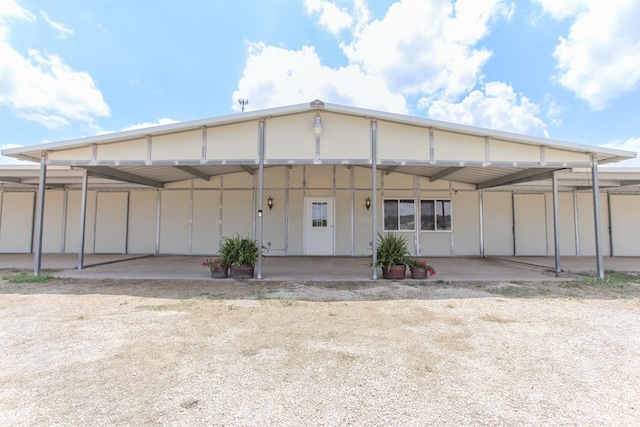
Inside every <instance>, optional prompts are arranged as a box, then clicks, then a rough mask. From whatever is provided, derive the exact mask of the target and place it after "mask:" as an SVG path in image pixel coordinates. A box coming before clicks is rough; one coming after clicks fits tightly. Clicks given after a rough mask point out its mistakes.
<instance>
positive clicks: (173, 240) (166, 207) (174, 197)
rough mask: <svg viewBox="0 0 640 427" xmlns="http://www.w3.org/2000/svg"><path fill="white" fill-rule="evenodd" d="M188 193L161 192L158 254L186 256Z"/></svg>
mask: <svg viewBox="0 0 640 427" xmlns="http://www.w3.org/2000/svg"><path fill="white" fill-rule="evenodd" d="M190 200H191V192H190V191H163V192H162V199H161V207H160V253H163V254H188V253H189V252H190V251H189V221H190V213H191V210H190Z"/></svg>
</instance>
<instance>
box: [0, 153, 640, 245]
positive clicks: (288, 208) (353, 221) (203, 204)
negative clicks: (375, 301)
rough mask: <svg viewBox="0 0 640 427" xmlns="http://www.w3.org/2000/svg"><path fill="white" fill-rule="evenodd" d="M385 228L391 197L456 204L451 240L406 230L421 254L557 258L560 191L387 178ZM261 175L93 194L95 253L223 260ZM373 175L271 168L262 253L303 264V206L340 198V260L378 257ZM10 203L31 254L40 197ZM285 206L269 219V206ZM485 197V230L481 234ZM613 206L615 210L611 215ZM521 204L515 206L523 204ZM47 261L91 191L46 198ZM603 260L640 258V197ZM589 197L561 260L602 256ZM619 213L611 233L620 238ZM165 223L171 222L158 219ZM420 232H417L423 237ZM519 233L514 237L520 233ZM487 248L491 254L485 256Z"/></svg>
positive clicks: (619, 208)
mask: <svg viewBox="0 0 640 427" xmlns="http://www.w3.org/2000/svg"><path fill="white" fill-rule="evenodd" d="M377 182H378V185H379V189H378V191H377V200H378V206H377V228H378V230H379V231H380V232H383V224H384V209H383V201H384V200H385V199H411V200H414V202H415V203H414V205H415V218H416V221H419V219H420V218H419V208H418V207H419V201H420V200H421V199H449V200H451V202H452V230H451V231H419V230H418V229H417V230H414V231H403V232H401V234H403V235H405V236H406V237H407V240H408V242H409V246H410V250H411V254H413V255H422V256H464V255H468V256H480V255H497V256H500V255H505V256H510V255H514V240H515V243H516V244H515V254H516V255H520V256H530V255H531V256H547V255H553V253H554V249H555V248H554V242H553V198H552V195H551V193H549V192H547V193H524V192H522V193H520V192H518V193H512V192H511V191H500V190H485V191H476V190H473V189H472V188H471V186H468V185H463V184H460V183H454V182H449V181H444V180H438V181H435V182H430V181H429V180H428V179H426V178H421V177H415V176H409V175H403V174H396V173H390V174H388V175H387V174H386V173H384V172H382V171H378V176H377ZM256 183H257V179H256V176H254V175H252V174H249V173H247V172H242V173H236V174H230V175H225V176H222V177H215V178H212V179H211V180H210V181H202V180H198V179H194V180H187V181H183V182H177V183H172V184H171V185H168V186H167V188H165V189H162V190H150V189H139V190H138V189H135V190H134V189H131V190H123V189H119V190H113V191H97V192H96V191H90V192H88V194H87V216H86V227H85V252H86V253H94V252H95V253H125V252H126V253H132V254H140V253H156V251H157V253H159V254H196V255H214V254H215V253H217V251H218V249H219V245H220V240H221V238H222V236H232V235H233V234H235V233H239V234H240V235H244V236H249V237H251V238H255V236H256V234H255V233H256V221H257V218H256V217H255V215H254V213H255V212H256V210H257V208H256V207H257V201H256V197H257V190H256V185H257V184H256ZM370 185H371V169H370V168H364V167H351V166H348V165H307V166H302V165H292V166H272V167H267V168H265V180H264V195H263V196H264V200H263V205H264V212H263V243H264V245H265V246H267V247H268V248H269V255H271V256H286V255H304V253H305V248H304V228H303V227H304V220H305V218H304V201H305V198H311V197H329V198H332V199H333V201H334V204H335V242H334V245H335V254H336V255H340V256H351V255H353V256H369V255H370V254H371V247H372V246H371V245H372V244H374V243H375V242H374V241H373V240H374V239H372V236H371V230H372V227H371V226H372V220H373V208H371V209H370V210H367V209H366V207H365V199H366V198H367V197H371V198H372V197H373V194H372V192H371V190H370ZM0 194H1V197H2V199H1V203H0V207H1V209H2V210H1V212H0V251H1V252H5V253H8V252H13V253H22V252H24V253H27V252H30V251H31V247H32V239H33V222H34V221H33V220H34V212H35V203H36V191H23V192H8V191H4V192H2V193H0ZM269 197H271V198H272V199H273V200H274V207H273V209H272V210H269V209H268V207H267V199H268V198H269ZM480 197H482V208H483V211H482V223H483V226H484V232H483V233H482V239H481V229H480V216H481V215H480V206H481V203H480ZM609 200H610V201H611V202H610V206H609ZM512 201H513V202H514V203H513V204H512ZM45 203H46V205H45V214H44V221H45V222H44V235H43V251H44V252H48V253H77V251H78V247H79V240H80V239H79V237H80V235H79V224H80V203H81V192H80V191H79V190H50V191H48V192H47V194H46V198H45ZM600 203H601V217H602V224H601V231H602V244H603V254H604V255H609V254H611V250H610V242H611V241H613V245H614V252H613V254H614V255H618V256H640V245H638V244H637V242H638V241H639V239H640V227H638V225H637V219H636V216H637V215H636V214H637V212H638V211H639V210H640V194H612V195H610V196H609V197H607V194H606V193H601V197H600ZM592 206H593V202H592V195H591V192H590V191H580V192H572V193H562V192H561V193H560V194H559V214H560V227H561V228H560V251H561V255H563V256H570V255H588V256H592V255H594V254H595V243H594V241H595V239H594V231H593V207H592ZM609 212H611V235H610V234H609V232H608V229H609ZM158 213H159V214H160V216H159V218H158ZM416 228H417V227H416ZM514 229H515V233H516V234H515V239H514V234H513V230H514ZM482 242H483V243H484V253H483V252H482Z"/></svg>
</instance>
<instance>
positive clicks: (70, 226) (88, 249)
mask: <svg viewBox="0 0 640 427" xmlns="http://www.w3.org/2000/svg"><path fill="white" fill-rule="evenodd" d="M81 203H82V192H81V191H70V192H69V194H68V195H67V233H66V236H65V252H66V253H78V250H79V248H80V215H81V207H80V204H81ZM95 220H96V192H95V191H88V192H87V210H86V217H85V227H84V251H85V253H93V252H94V242H95V232H94V230H95Z"/></svg>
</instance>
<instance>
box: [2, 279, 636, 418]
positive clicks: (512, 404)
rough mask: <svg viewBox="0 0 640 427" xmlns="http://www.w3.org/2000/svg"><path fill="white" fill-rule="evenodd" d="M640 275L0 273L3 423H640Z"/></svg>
mask: <svg viewBox="0 0 640 427" xmlns="http://www.w3.org/2000/svg"><path fill="white" fill-rule="evenodd" d="M638 288H639V286H638V285H637V284H631V285H629V286H626V287H625V288H624V289H622V288H621V289H616V290H610V289H601V288H591V287H577V286H566V287H563V286H562V285H560V284H557V283H556V284H544V283H537V284H513V283H483V284H455V285H453V284H444V283H427V284H415V283H408V282H407V283H402V284H398V283H388V282H382V281H379V282H368V283H361V284H346V283H343V284H340V283H334V284H326V283H324V284H314V283H281V284H273V283H270V284H269V283H259V282H247V283H243V282H240V283H236V282H232V281H217V282H216V281H203V282H169V281H139V282H131V281H128V282H125V281H122V282H118V281H104V280H103V281H79V280H73V281H70V280H66V281H63V280H54V281H52V282H48V283H44V284H32V283H29V284H10V283H7V282H4V281H2V282H0V367H1V368H2V369H1V371H0V420H2V422H1V423H2V424H3V425H97V426H101V425H184V426H187V425H188V426H193V425H375V426H379V425H408V426H411V425H416V426H417V425H420V426H422V425H532V426H533V425H535V426H539V425H567V424H570V425H577V424H578V425H638V424H639V422H638V420H639V419H640V403H639V402H640V387H639V386H638V384H640V298H639V296H640V291H639V289H638ZM532 290H533V291H532ZM534 291H535V292H534Z"/></svg>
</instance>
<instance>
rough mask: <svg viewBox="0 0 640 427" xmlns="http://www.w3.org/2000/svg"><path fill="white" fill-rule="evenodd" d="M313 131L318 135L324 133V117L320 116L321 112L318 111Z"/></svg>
mask: <svg viewBox="0 0 640 427" xmlns="http://www.w3.org/2000/svg"><path fill="white" fill-rule="evenodd" d="M313 133H314V134H315V135H316V136H318V137H319V136H320V135H321V134H322V119H321V118H320V113H319V112H317V111H316V118H315V120H314V121H313Z"/></svg>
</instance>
